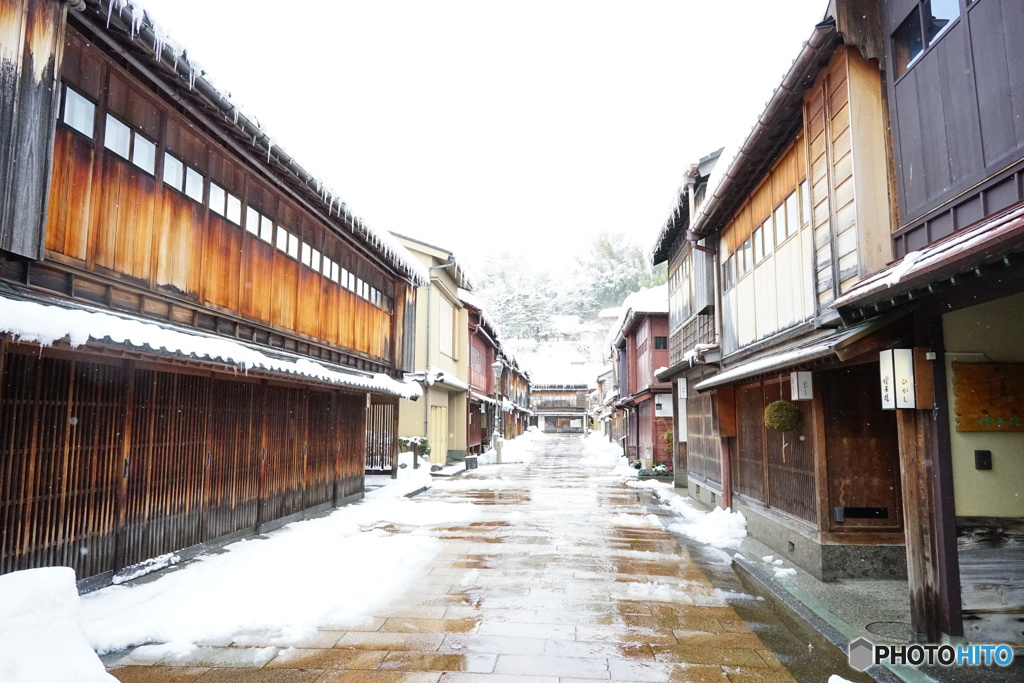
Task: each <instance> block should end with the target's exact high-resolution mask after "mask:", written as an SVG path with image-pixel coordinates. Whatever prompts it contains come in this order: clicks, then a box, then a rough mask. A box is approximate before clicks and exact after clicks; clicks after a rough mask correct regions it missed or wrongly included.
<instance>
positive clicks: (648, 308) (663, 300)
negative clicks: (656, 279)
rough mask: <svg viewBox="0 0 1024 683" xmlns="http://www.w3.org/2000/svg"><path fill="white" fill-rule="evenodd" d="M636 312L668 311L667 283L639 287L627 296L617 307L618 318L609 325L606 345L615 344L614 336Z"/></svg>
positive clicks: (615, 336) (616, 335) (617, 334)
mask: <svg viewBox="0 0 1024 683" xmlns="http://www.w3.org/2000/svg"><path fill="white" fill-rule="evenodd" d="M638 313H641V314H642V313H668V285H667V284H664V285H658V286H657V287H650V288H647V289H641V290H640V291H639V292H636V293H634V294H630V295H629V296H627V297H626V299H625V300H624V301H623V302H622V306H621V308H619V317H618V319H617V320H616V321H615V324H614V325H612V327H611V331H610V332H609V336H608V340H607V342H606V345H607V346H612V345H614V344H615V340H616V338H617V337H618V336H619V334H620V333H621V332H622V326H623V325H625V324H626V321H627V320H629V319H630V318H632V317H633V315H635V314H638Z"/></svg>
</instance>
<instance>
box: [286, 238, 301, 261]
mask: <svg viewBox="0 0 1024 683" xmlns="http://www.w3.org/2000/svg"><path fill="white" fill-rule="evenodd" d="M288 255H289V256H291V257H292V258H294V259H297V258H299V238H298V236H297V235H292V234H291V233H289V234H288Z"/></svg>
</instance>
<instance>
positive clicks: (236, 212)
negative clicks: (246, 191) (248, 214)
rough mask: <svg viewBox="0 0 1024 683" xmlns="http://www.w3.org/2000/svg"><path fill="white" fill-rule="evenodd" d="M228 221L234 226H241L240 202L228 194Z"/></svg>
mask: <svg viewBox="0 0 1024 683" xmlns="http://www.w3.org/2000/svg"><path fill="white" fill-rule="evenodd" d="M227 216H228V220H229V221H231V222H232V223H234V224H235V225H241V224H242V200H241V199H239V198H238V197H236V196H235V195H233V194H231V193H228V214H227Z"/></svg>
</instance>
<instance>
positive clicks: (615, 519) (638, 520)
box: [608, 512, 661, 529]
mask: <svg viewBox="0 0 1024 683" xmlns="http://www.w3.org/2000/svg"><path fill="white" fill-rule="evenodd" d="M608 522H609V523H610V524H611V525H612V526H619V527H630V528H635V529H649V528H651V527H655V528H658V529H660V528H661V520H659V519H658V516H657V515H631V514H628V513H625V512H622V513H620V514H617V515H612V516H611V517H609V518H608Z"/></svg>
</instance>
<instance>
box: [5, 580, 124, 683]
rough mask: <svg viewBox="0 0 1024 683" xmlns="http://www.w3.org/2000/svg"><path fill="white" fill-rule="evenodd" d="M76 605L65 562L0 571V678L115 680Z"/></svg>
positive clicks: (11, 681)
mask: <svg viewBox="0 0 1024 683" xmlns="http://www.w3.org/2000/svg"><path fill="white" fill-rule="evenodd" d="M79 610H80V601H79V597H78V589H77V588H76V586H75V572H74V570H72V569H70V568H68V567H47V568H44V569H29V570H26V571H18V572H12V573H10V574H5V575H3V576H0V681H4V683H66V682H67V681H75V683H115V682H116V680H117V679H115V678H114V677H113V676H111V675H110V674H108V673H107V672H106V671H105V670H104V668H103V664H102V662H100V660H99V657H97V656H96V653H94V652H93V651H92V649H91V648H90V647H89V644H88V643H87V642H86V639H85V636H84V635H82V629H81V627H80V626H79Z"/></svg>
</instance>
